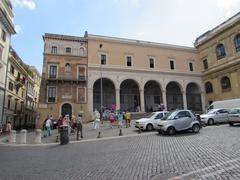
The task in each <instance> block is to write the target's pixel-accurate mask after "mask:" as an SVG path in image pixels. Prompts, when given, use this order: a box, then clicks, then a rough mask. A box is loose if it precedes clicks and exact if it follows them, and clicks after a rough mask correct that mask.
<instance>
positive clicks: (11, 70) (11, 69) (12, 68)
mask: <svg viewBox="0 0 240 180" xmlns="http://www.w3.org/2000/svg"><path fill="white" fill-rule="evenodd" d="M10 72H11V74H12V75H14V67H13V66H12V65H11V67H10Z"/></svg>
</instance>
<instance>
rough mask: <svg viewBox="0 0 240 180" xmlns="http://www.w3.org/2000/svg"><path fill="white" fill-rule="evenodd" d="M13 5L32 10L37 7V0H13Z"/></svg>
mask: <svg viewBox="0 0 240 180" xmlns="http://www.w3.org/2000/svg"><path fill="white" fill-rule="evenodd" d="M13 5H14V6H16V7H24V8H28V9H30V10H34V9H36V3H35V0H13Z"/></svg>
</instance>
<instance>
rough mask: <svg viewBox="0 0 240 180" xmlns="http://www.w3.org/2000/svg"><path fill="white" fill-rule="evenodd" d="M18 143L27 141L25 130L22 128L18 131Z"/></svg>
mask: <svg viewBox="0 0 240 180" xmlns="http://www.w3.org/2000/svg"><path fill="white" fill-rule="evenodd" d="M20 143H21V144H26V143H27V130H26V129H23V130H21V131H20Z"/></svg>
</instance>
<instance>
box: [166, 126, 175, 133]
mask: <svg viewBox="0 0 240 180" xmlns="http://www.w3.org/2000/svg"><path fill="white" fill-rule="evenodd" d="M167 133H168V134H169V135H173V134H175V128H174V127H172V126H171V127H169V128H168V129H167Z"/></svg>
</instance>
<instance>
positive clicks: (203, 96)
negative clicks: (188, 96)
mask: <svg viewBox="0 0 240 180" xmlns="http://www.w3.org/2000/svg"><path fill="white" fill-rule="evenodd" d="M201 101H202V111H203V112H204V111H205V93H204V92H201Z"/></svg>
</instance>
